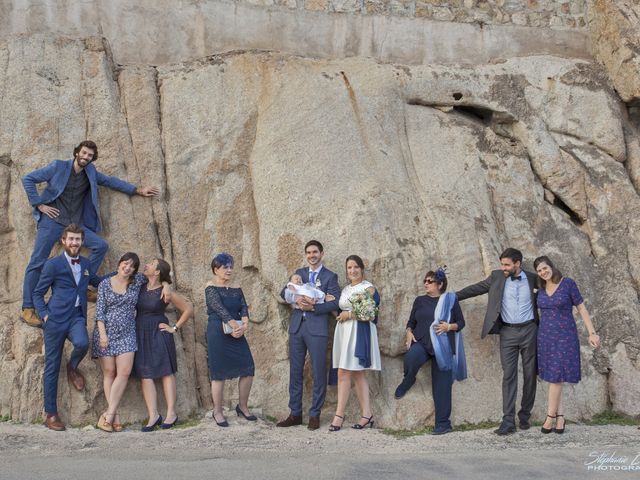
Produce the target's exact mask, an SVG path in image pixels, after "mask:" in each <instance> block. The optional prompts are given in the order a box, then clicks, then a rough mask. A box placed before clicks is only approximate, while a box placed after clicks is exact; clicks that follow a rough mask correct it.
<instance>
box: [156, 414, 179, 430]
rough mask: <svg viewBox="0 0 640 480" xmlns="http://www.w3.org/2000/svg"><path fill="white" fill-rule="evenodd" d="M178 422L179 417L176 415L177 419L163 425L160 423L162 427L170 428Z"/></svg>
mask: <svg viewBox="0 0 640 480" xmlns="http://www.w3.org/2000/svg"><path fill="white" fill-rule="evenodd" d="M176 423H178V417H177V416H176V419H175V420H174V421H173V422H171V423H163V424H162V425H160V428H162V429H164V430H167V429H169V428H173V427H175V426H176Z"/></svg>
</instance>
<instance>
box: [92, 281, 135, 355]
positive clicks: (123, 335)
mask: <svg viewBox="0 0 640 480" xmlns="http://www.w3.org/2000/svg"><path fill="white" fill-rule="evenodd" d="M145 283H147V277H145V276H144V275H143V274H141V273H136V275H135V277H133V281H132V282H131V284H130V285H129V288H127V291H126V292H125V293H116V292H114V291H113V288H112V287H111V278H105V279H104V280H103V281H101V282H100V285H99V286H98V300H97V301H96V325H95V327H94V329H93V342H92V343H93V354H92V356H93V358H98V357H115V356H117V355H122V354H123V353H127V352H135V351H136V350H138V344H137V342H136V304H137V303H138V294H139V293H140V288H141V287H142V285H144V284H145ZM98 320H100V321H101V322H103V323H104V326H105V329H106V330H107V338H108V339H109V345H108V346H107V349H106V350H101V349H100V332H99V330H98V325H97V323H98Z"/></svg>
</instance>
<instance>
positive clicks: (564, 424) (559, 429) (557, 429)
mask: <svg viewBox="0 0 640 480" xmlns="http://www.w3.org/2000/svg"><path fill="white" fill-rule="evenodd" d="M556 417H562V421H563V422H564V423H563V424H562V428H554V431H555V432H556V433H564V427H565V426H566V425H567V422H565V421H564V415H556ZM557 422H558V421H557V420H556V424H557Z"/></svg>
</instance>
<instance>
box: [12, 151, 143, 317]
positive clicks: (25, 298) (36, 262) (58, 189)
mask: <svg viewBox="0 0 640 480" xmlns="http://www.w3.org/2000/svg"><path fill="white" fill-rule="evenodd" d="M72 169H73V160H54V161H53V162H51V163H50V164H49V165H47V166H45V167H43V168H39V169H38V170H34V171H33V172H31V173H29V174H27V175H25V176H24V177H22V184H23V186H24V190H25V192H26V193H27V197H28V198H29V203H30V204H31V205H32V206H33V217H34V218H35V219H36V221H37V222H38V231H37V234H36V241H35V244H34V246H33V253H32V254H31V259H30V260H29V265H27V269H26V271H25V274H24V285H23V287H22V308H32V307H35V305H34V301H33V298H32V297H33V290H34V288H35V287H36V285H37V283H38V279H39V277H40V272H41V270H42V266H43V265H44V262H45V261H46V260H47V258H49V255H50V254H51V249H52V248H53V246H54V245H55V244H56V242H57V241H58V240H60V236H61V235H62V231H63V230H64V225H61V224H59V223H57V222H56V221H55V220H53V219H51V218H49V217H48V216H46V215H43V214H42V213H40V210H38V208H37V207H38V206H40V205H47V204H50V203H52V202H54V201H55V200H56V199H57V198H58V197H60V195H62V192H64V189H65V187H66V186H67V183H68V181H69V177H70V176H71V170H72ZM84 171H85V173H86V174H87V179H88V180H89V191H88V192H87V194H86V196H85V198H84V204H83V208H82V226H84V227H85V229H84V230H85V232H84V233H85V236H84V246H85V247H87V248H88V249H89V250H91V257H90V262H91V271H92V273H95V272H97V271H98V268H100V264H101V263H102V260H104V256H105V255H106V253H107V249H108V248H109V245H108V244H107V242H106V241H105V240H104V239H102V238H101V237H100V236H99V235H98V233H99V232H100V230H101V223H100V208H99V204H98V186H99V185H103V186H105V187H108V188H112V189H114V190H118V191H121V192H124V193H127V194H129V195H133V194H134V193H135V192H136V187H135V185H132V184H130V183H127V182H125V181H123V180H120V179H119V178H116V177H110V176H107V175H103V174H102V173H100V172H98V171H97V170H96V167H95V166H94V165H93V163H90V164H89V165H87V166H86V167H85V168H84ZM43 182H46V183H47V186H46V187H45V189H44V190H43V191H42V193H38V189H37V188H36V185H37V184H39V183H43Z"/></svg>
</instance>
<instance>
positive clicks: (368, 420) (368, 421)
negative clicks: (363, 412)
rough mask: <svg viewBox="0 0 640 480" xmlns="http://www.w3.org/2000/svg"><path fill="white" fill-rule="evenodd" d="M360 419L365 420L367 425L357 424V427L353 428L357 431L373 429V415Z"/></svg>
mask: <svg viewBox="0 0 640 480" xmlns="http://www.w3.org/2000/svg"><path fill="white" fill-rule="evenodd" d="M360 418H364V419H365V420H366V421H367V423H365V424H364V425H360V424H359V423H356V424H355V425H353V426H352V427H351V428H355V429H356V430H362V429H363V428H367V427H369V428H373V424H374V423H375V422H374V421H373V415H371V416H370V417H360Z"/></svg>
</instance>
